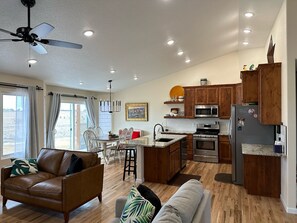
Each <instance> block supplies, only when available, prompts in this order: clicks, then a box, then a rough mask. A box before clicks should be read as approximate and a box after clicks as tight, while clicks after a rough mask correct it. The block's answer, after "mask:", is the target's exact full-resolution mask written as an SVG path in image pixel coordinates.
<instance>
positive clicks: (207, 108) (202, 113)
mask: <svg viewBox="0 0 297 223" xmlns="http://www.w3.org/2000/svg"><path fill="white" fill-rule="evenodd" d="M195 117H197V118H217V117H219V106H218V105H195Z"/></svg>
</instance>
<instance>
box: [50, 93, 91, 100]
mask: <svg viewBox="0 0 297 223" xmlns="http://www.w3.org/2000/svg"><path fill="white" fill-rule="evenodd" d="M48 95H53V92H49V93H48ZM61 96H62V97H69V98H82V99H87V97H85V96H81V95H76V94H61ZM92 98H94V99H95V100H97V98H96V97H94V96H92Z"/></svg>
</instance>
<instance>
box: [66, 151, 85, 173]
mask: <svg viewBox="0 0 297 223" xmlns="http://www.w3.org/2000/svg"><path fill="white" fill-rule="evenodd" d="M82 169H83V162H82V159H81V158H79V157H78V156H76V155H75V154H72V156H71V162H70V166H69V167H68V169H67V172H66V173H67V174H72V173H77V172H80V171H82Z"/></svg>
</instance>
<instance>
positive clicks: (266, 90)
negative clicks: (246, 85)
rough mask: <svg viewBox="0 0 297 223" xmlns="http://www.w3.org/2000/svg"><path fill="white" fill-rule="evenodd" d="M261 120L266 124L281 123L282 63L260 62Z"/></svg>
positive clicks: (259, 116)
mask: <svg viewBox="0 0 297 223" xmlns="http://www.w3.org/2000/svg"><path fill="white" fill-rule="evenodd" d="M257 70H258V86H259V115H258V118H259V121H260V122H261V123H262V124H265V125H280V124H281V63H273V64H259V66H258V69H257Z"/></svg>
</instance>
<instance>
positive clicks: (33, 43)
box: [0, 0, 82, 54]
mask: <svg viewBox="0 0 297 223" xmlns="http://www.w3.org/2000/svg"><path fill="white" fill-rule="evenodd" d="M21 2H22V4H23V5H24V6H25V7H27V8H28V26H27V27H19V28H17V30H16V33H13V32H10V31H7V30H5V29H1V28H0V31H1V32H4V33H8V34H10V35H12V36H14V37H17V39H0V42H11V41H12V42H19V41H24V42H26V43H29V46H30V47H31V49H33V50H34V51H36V52H37V53H39V54H46V53H47V51H46V49H45V48H44V47H43V46H42V44H46V45H51V46H59V47H67V48H74V49H81V48H82V45H81V44H77V43H70V42H65V41H60V40H53V39H42V38H43V37H45V36H46V35H47V34H48V33H50V32H51V31H52V30H53V29H54V27H53V26H52V25H50V24H48V23H45V22H44V23H41V24H39V25H38V26H35V27H34V28H33V29H32V28H31V27H30V8H32V7H33V6H34V5H35V0H21Z"/></svg>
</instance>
